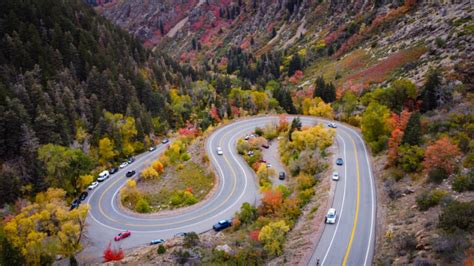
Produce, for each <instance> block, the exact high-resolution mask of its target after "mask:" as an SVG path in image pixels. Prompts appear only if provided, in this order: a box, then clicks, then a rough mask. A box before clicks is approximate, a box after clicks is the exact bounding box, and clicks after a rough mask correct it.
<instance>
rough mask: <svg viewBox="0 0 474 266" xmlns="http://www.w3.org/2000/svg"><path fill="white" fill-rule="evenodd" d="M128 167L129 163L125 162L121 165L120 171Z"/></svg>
mask: <svg viewBox="0 0 474 266" xmlns="http://www.w3.org/2000/svg"><path fill="white" fill-rule="evenodd" d="M127 165H128V162H123V163H121V164H120V166H119V167H120V169H122V168H125V167H127Z"/></svg>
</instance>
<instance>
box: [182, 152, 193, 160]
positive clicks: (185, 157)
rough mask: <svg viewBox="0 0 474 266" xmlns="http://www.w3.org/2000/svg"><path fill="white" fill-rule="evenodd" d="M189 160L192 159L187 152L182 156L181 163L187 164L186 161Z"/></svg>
mask: <svg viewBox="0 0 474 266" xmlns="http://www.w3.org/2000/svg"><path fill="white" fill-rule="evenodd" d="M189 159H191V155H190V154H189V153H187V152H186V153H183V154H182V155H181V161H185V162H186V161H189Z"/></svg>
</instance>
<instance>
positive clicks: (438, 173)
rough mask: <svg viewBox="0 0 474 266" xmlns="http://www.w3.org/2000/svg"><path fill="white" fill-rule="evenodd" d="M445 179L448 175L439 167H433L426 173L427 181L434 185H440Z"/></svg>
mask: <svg viewBox="0 0 474 266" xmlns="http://www.w3.org/2000/svg"><path fill="white" fill-rule="evenodd" d="M446 178H448V173H447V172H446V170H444V168H441V167H435V168H433V169H431V170H430V171H429V173H428V179H429V180H430V181H431V182H433V183H436V184H440V183H441V182H443V180H444V179H446Z"/></svg>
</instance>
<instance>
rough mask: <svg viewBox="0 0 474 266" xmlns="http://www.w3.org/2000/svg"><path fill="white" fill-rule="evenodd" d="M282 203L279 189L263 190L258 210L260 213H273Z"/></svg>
mask: <svg viewBox="0 0 474 266" xmlns="http://www.w3.org/2000/svg"><path fill="white" fill-rule="evenodd" d="M282 203H283V194H282V192H281V191H280V190H268V191H265V192H263V197H262V205H261V206H260V207H261V208H260V210H261V212H262V215H267V214H275V213H277V212H278V210H279V209H280V207H281V205H282Z"/></svg>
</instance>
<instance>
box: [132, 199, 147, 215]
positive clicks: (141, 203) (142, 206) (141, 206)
mask: <svg viewBox="0 0 474 266" xmlns="http://www.w3.org/2000/svg"><path fill="white" fill-rule="evenodd" d="M135 210H136V211H137V212H139V213H147V212H150V210H151V208H150V204H148V201H147V200H146V199H144V198H141V199H139V200H138V201H137V204H136V205H135Z"/></svg>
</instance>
